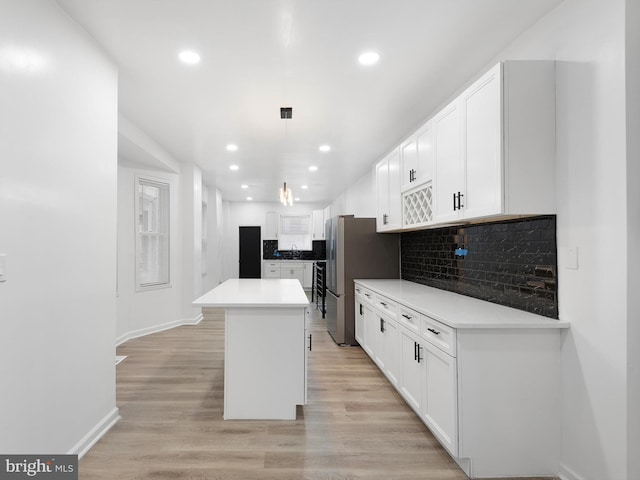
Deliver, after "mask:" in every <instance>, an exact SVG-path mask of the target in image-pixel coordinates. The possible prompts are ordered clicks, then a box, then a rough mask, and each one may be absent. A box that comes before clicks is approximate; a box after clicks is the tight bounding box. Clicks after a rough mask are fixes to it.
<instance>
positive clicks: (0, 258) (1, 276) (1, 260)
mask: <svg viewBox="0 0 640 480" xmlns="http://www.w3.org/2000/svg"><path fill="white" fill-rule="evenodd" d="M6 265H7V255H6V254H4V253H0V282H6V281H7V275H6Z"/></svg>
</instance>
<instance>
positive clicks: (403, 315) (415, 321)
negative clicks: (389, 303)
mask: <svg viewBox="0 0 640 480" xmlns="http://www.w3.org/2000/svg"><path fill="white" fill-rule="evenodd" d="M398 312H399V313H400V316H399V317H398V321H399V322H400V323H401V324H402V325H404V326H405V327H407V328H408V329H409V330H411V331H412V332H414V333H416V334H418V335H420V330H421V324H422V322H421V318H420V314H419V313H418V312H416V311H415V310H411V309H410V308H407V307H405V306H403V305H400V307H398Z"/></svg>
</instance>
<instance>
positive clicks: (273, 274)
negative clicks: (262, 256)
mask: <svg viewBox="0 0 640 480" xmlns="http://www.w3.org/2000/svg"><path fill="white" fill-rule="evenodd" d="M264 278H280V269H279V268H265V269H264Z"/></svg>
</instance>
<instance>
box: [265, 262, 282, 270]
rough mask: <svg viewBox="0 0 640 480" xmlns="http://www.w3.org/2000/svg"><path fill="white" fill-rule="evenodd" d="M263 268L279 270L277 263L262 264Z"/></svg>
mask: <svg viewBox="0 0 640 480" xmlns="http://www.w3.org/2000/svg"><path fill="white" fill-rule="evenodd" d="M264 268H265V269H266V268H278V269H279V268H280V263H279V262H264Z"/></svg>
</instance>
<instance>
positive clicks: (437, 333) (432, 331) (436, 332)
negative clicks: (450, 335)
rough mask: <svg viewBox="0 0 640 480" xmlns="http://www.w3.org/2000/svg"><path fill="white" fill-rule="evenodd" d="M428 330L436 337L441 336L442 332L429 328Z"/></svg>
mask: <svg viewBox="0 0 640 480" xmlns="http://www.w3.org/2000/svg"><path fill="white" fill-rule="evenodd" d="M427 330H429V331H430V332H431V333H433V334H434V335H440V332H439V331H437V330H436V329H434V328H427Z"/></svg>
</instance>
